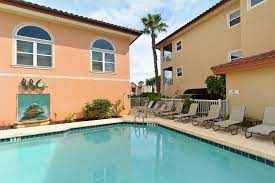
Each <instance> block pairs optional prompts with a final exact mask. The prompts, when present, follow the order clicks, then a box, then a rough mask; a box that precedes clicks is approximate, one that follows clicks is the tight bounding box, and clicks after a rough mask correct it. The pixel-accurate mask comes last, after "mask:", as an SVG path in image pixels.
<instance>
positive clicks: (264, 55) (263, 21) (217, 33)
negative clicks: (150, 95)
mask: <svg viewBox="0 0 275 183" xmlns="http://www.w3.org/2000/svg"><path fill="white" fill-rule="evenodd" d="M274 17H275V1H274V0H221V1H220V2H219V3H217V4H216V5H215V6H213V7H211V8H210V9H208V10H207V11H205V12H204V13H202V14H201V15H200V16H198V17H197V18H195V19H194V20H192V21H190V22H189V23H187V24H186V25H184V26H182V27H181V28H180V29H178V30H177V31H175V32H174V33H172V34H171V35H169V36H167V37H166V38H165V39H163V40H162V41H160V42H159V43H158V44H157V47H158V48H159V49H160V51H161V58H162V59H161V70H162V83H161V84H162V94H166V95H169V96H174V95H175V94H176V93H181V94H182V93H184V92H185V91H188V90H189V89H201V88H206V85H205V80H206V78H207V77H208V76H210V75H213V73H214V74H217V75H219V74H222V75H226V83H227V84H226V85H227V86H226V88H227V99H228V100H229V103H230V106H232V105H246V107H247V110H246V116H247V117H249V118H257V119H262V117H263V112H264V109H265V107H267V106H275V98H274V93H275V87H274V84H273V81H274V79H275V78H274V72H275V63H274V61H275V60H274V57H275V54H274V51H273V50H275V39H274V33H275V21H274ZM211 68H212V70H211ZM164 86H166V87H164Z"/></svg>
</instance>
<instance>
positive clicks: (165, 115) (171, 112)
mask: <svg viewBox="0 0 275 183" xmlns="http://www.w3.org/2000/svg"><path fill="white" fill-rule="evenodd" d="M182 108H183V102H178V103H177V105H176V110H175V111H170V112H164V113H163V114H162V116H164V117H168V116H171V115H176V114H180V113H181V112H182Z"/></svg>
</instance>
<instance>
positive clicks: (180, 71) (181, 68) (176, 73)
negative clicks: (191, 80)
mask: <svg viewBox="0 0 275 183" xmlns="http://www.w3.org/2000/svg"><path fill="white" fill-rule="evenodd" d="M178 69H181V71H179V72H178ZM179 73H181V76H179V75H178V74H179ZM176 77H177V78H181V77H183V67H177V68H176Z"/></svg>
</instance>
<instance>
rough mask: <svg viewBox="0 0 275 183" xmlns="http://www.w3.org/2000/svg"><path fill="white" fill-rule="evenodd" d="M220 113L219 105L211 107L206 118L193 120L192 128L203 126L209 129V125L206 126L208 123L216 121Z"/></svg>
mask: <svg viewBox="0 0 275 183" xmlns="http://www.w3.org/2000/svg"><path fill="white" fill-rule="evenodd" d="M220 112H221V105H211V106H210V110H209V112H208V115H207V116H206V117H200V118H195V119H193V121H192V124H193V126H198V125H200V124H202V125H203V126H205V128H211V125H210V126H207V124H209V122H212V121H213V120H215V119H218V118H219V117H220Z"/></svg>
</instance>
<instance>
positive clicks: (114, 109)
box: [112, 100, 125, 118]
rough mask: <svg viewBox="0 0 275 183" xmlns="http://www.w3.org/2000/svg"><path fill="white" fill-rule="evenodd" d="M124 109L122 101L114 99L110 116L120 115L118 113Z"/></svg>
mask: <svg viewBox="0 0 275 183" xmlns="http://www.w3.org/2000/svg"><path fill="white" fill-rule="evenodd" d="M124 109H125V107H124V105H123V104H122V101H121V100H118V101H116V102H115V103H114V104H113V107H112V112H113V114H112V117H114V118H117V117H119V116H120V113H121V112H122V111H123V110H124Z"/></svg>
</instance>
